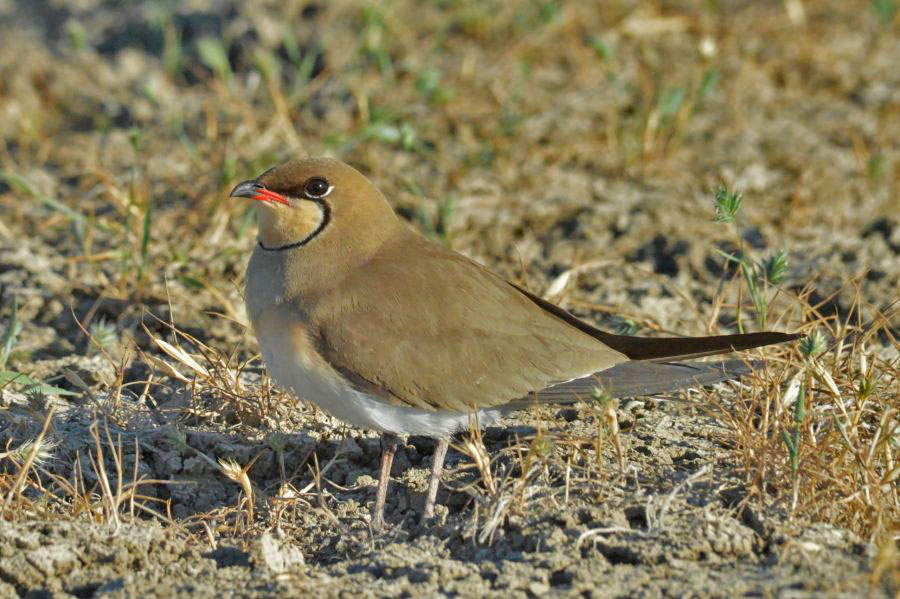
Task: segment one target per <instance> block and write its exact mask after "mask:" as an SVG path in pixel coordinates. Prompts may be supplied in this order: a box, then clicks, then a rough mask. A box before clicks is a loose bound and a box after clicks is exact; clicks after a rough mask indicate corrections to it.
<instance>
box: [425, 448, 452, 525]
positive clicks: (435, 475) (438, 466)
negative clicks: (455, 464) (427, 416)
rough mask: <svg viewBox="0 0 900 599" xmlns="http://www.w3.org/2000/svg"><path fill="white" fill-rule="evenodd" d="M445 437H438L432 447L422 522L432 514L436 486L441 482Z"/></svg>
mask: <svg viewBox="0 0 900 599" xmlns="http://www.w3.org/2000/svg"><path fill="white" fill-rule="evenodd" d="M447 445H448V441H447V439H438V441H437V447H435V448H434V461H433V462H432V463H431V476H430V477H428V493H427V494H426V495H425V511H424V512H422V522H425V521H426V520H428V519H429V518H431V517H432V516H434V504H435V501H437V492H438V487H439V486H440V484H441V471H442V470H443V469H444V458H445V457H447Z"/></svg>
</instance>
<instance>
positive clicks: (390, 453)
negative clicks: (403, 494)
mask: <svg viewBox="0 0 900 599" xmlns="http://www.w3.org/2000/svg"><path fill="white" fill-rule="evenodd" d="M399 441H400V439H399V438H398V437H397V435H394V434H392V433H384V434H383V435H382V436H381V471H380V472H379V474H378V492H377V494H376V495H375V511H374V513H373V514H372V530H374V531H375V532H382V531H383V530H384V528H385V525H384V499H385V497H386V496H387V489H388V483H389V482H391V464H393V463H394V453H396V452H397V444H398V443H399Z"/></svg>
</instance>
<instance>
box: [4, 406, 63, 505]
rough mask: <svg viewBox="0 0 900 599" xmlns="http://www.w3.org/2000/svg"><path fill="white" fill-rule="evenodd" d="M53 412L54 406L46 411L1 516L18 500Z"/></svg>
mask: <svg viewBox="0 0 900 599" xmlns="http://www.w3.org/2000/svg"><path fill="white" fill-rule="evenodd" d="M54 410H55V406H53V405H51V406H50V409H49V410H47V416H46V417H45V418H44V425H43V427H41V432H40V433H39V434H38V436H37V438H36V439H35V440H34V443H33V444H32V446H31V449H30V450H29V452H28V455H27V456H25V461H24V463H23V464H22V466H21V467H20V468H19V472H18V474H17V475H16V478H15V481H14V482H13V485H12V488H11V489H10V490H9V492H8V493H7V495H6V499H4V501H3V511H2V514H3V515H4V517H6V514H7V510H8V509H9V507H10V505H11V504H12V502H13V500H18V499H19V498H20V495H19V493H20V492H21V490H22V484H23V483H24V482H25V479H26V478H27V476H28V472H29V470H31V465H32V464H33V463H34V460H35V458H36V457H37V456H38V453H39V452H40V449H41V444H42V443H43V442H44V437H45V436H46V435H47V430H48V429H49V428H50V423H51V422H52V421H53V412H54Z"/></svg>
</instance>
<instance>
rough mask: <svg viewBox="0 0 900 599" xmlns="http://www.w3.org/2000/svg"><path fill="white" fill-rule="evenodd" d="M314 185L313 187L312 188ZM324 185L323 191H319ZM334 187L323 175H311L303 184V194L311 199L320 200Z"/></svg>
mask: <svg viewBox="0 0 900 599" xmlns="http://www.w3.org/2000/svg"><path fill="white" fill-rule="evenodd" d="M314 187H315V188H314ZM323 187H324V189H325V191H319V190H320V189H322V188H323ZM333 189H334V185H332V184H331V183H329V182H328V179H326V178H325V177H311V178H310V179H309V180H307V182H306V183H304V184H303V195H304V196H306V197H307V198H309V199H311V200H321V199H322V198H324V197H326V196H327V195H328V194H330V193H331V191H332V190H333Z"/></svg>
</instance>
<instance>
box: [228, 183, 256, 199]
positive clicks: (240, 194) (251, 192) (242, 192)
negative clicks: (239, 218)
mask: <svg viewBox="0 0 900 599" xmlns="http://www.w3.org/2000/svg"><path fill="white" fill-rule="evenodd" d="M262 188H263V186H262V185H260V184H259V183H257V182H256V180H253V181H244V182H243V183H238V184H237V185H236V186H235V188H234V189H232V190H231V194H229V197H232V198H252V197H253V196H255V195H256V192H258V191H259V190H260V189H262Z"/></svg>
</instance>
